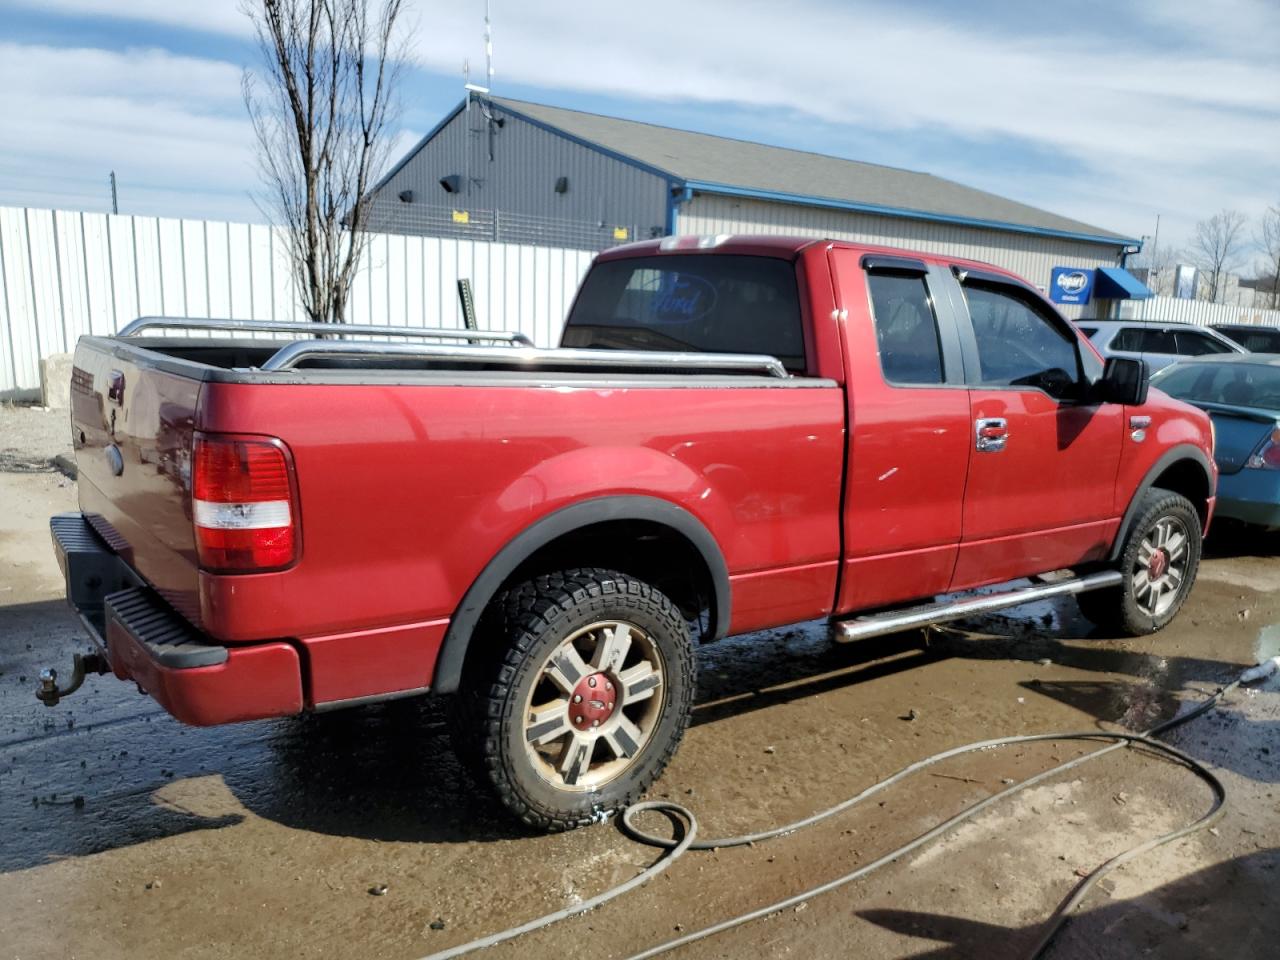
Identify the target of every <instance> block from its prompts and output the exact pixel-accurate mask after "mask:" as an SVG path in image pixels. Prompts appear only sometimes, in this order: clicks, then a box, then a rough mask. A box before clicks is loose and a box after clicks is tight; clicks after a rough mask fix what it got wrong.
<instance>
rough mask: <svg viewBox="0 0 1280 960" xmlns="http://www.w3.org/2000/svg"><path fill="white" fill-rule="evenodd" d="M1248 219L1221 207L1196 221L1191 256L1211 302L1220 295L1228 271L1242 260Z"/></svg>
mask: <svg viewBox="0 0 1280 960" xmlns="http://www.w3.org/2000/svg"><path fill="white" fill-rule="evenodd" d="M1247 222H1248V220H1247V218H1246V217H1245V215H1244V214H1243V213H1241V212H1240V211H1239V210H1223V211H1222V212H1221V213H1215V214H1214V215H1213V216H1212V217H1210V218H1209V219H1208V220H1201V221H1200V222H1199V223H1197V224H1196V232H1195V234H1194V235H1193V236H1192V238H1191V248H1190V253H1191V258H1192V260H1193V261H1194V262H1195V264H1196V266H1197V267H1199V268H1200V271H1201V273H1202V275H1203V276H1204V279H1205V283H1206V284H1207V287H1206V290H1205V299H1207V300H1209V301H1210V302H1212V303H1218V302H1219V301H1220V300H1221V299H1222V297H1223V294H1224V293H1225V292H1226V287H1227V277H1228V275H1229V274H1230V273H1231V272H1232V270H1234V269H1235V268H1236V267H1238V266H1239V265H1240V263H1241V262H1242V260H1243V257H1244V253H1245V243H1246V237H1245V225H1246V223H1247Z"/></svg>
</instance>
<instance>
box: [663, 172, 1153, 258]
mask: <svg viewBox="0 0 1280 960" xmlns="http://www.w3.org/2000/svg"><path fill="white" fill-rule="evenodd" d="M685 186H686V188H687V189H689V190H697V191H699V192H701V193H709V194H714V195H718V196H725V197H746V198H748V199H752V200H772V201H775V202H778V203H792V204H796V205H798V206H803V207H822V208H824V209H829V210H851V211H855V212H857V213H871V214H875V215H877V216H881V217H900V218H902V219H906V220H927V221H930V222H933V223H954V224H958V225H960V226H965V227H981V228H983V229H986V230H999V231H1002V232H1004V233H1029V234H1032V235H1034V236H1038V237H1056V238H1058V239H1063V240H1081V241H1083V242H1085V243H1105V244H1107V245H1109V246H1114V247H1125V246H1141V243H1140V241H1138V240H1133V239H1128V238H1125V237H1102V236H1097V235H1094V234H1088V233H1074V232H1072V231H1070V230H1054V229H1052V228H1050V227H1033V226H1030V225H1028V224H1025V223H1007V222H1005V221H1002V220H981V219H979V218H977V217H961V216H956V215H953V214H948V213H930V212H928V211H926V210H910V209H907V208H904V207H885V206H880V205H879V204H875V203H862V202H859V201H855V200H833V199H831V198H829V197H809V196H804V195H802V194H797V193H779V192H777V191H774V190H757V189H755V188H754V187H735V186H731V185H729V184H725V183H708V182H705V181H701V180H689V181H687V182H686V184H685Z"/></svg>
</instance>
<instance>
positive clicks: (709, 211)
mask: <svg viewBox="0 0 1280 960" xmlns="http://www.w3.org/2000/svg"><path fill="white" fill-rule="evenodd" d="M371 229H374V230H378V231H384V232H393V233H410V234H422V235H431V236H451V237H467V238H471V239H486V240H497V241H503V242H510V243H529V244H543V245H552V246H569V247H580V248H586V249H602V248H604V247H607V246H610V245H613V244H616V243H623V242H626V241H629V240H637V239H648V238H651V237H660V236H666V235H669V234H716V233H787V234H799V235H811V236H820V237H833V238H842V239H853V240H860V241H866V242H871V243H883V244H888V245H892V246H900V247H914V248H921V249H929V250H933V251H937V252H940V253H947V254H953V255H956V256H963V257H969V258H972V259H976V260H984V261H987V262H990V263H995V264H998V265H1000V266H1003V267H1006V268H1007V269H1010V270H1013V271H1015V272H1017V273H1019V274H1021V275H1022V276H1024V277H1026V278H1027V279H1028V280H1031V281H1032V282H1033V283H1036V284H1038V285H1040V286H1041V287H1044V288H1046V289H1047V288H1048V285H1049V283H1050V274H1051V271H1052V269H1053V268H1054V267H1070V268H1074V269H1079V270H1091V269H1093V268H1096V267H1104V266H1111V267H1114V266H1120V265H1123V261H1124V257H1125V254H1126V252H1134V251H1136V249H1137V248H1138V245H1139V244H1138V241H1137V240H1135V239H1132V238H1129V237H1125V236H1122V235H1120V234H1117V233H1112V232H1111V231H1108V230H1104V229H1101V228H1099V227H1094V226H1090V225H1088V224H1085V223H1080V222H1078V221H1076V220H1071V219H1068V218H1067V217H1062V216H1058V215H1057V214H1054V213H1049V212H1048V211H1045V210H1040V209H1037V208H1035V207H1031V206H1028V205H1026V204H1023V203H1018V202H1017V201H1014V200H1009V199H1006V198H1004V197H999V196H996V195H994V194H991V193H986V192H984V191H982V190H976V189H973V188H972V187H966V186H964V185H962V184H959V183H955V182H953V181H950V180H944V179H942V178H940V177H935V176H932V175H930V174H927V173H917V172H914V171H910V170H900V169H896V168H893V167H886V166H880V165H877V164H870V163H860V162H857V161H852V160H843V159H840V158H837V157H829V156H823V155H821V154H816V153H807V152H805V151H801V150H789V149H785V148H782V147H772V146H767V145H764V144H759V143H750V142H747V141H742V140H731V139H727V138H724V137H714V136H710V135H707V134H702V133H694V132H690V131H686V130H675V129H671V128H669V127H660V126H656V125H653V124H648V123H639V122H636V121H632V120H622V119H618V118H616V117H605V116H599V115H596V114H590V113H582V112H579V111H576V110H564V109H561V108H558V107H549V106H544V105H541V104H535V103H525V102H520V101H515V100H506V99H502V98H498V97H487V96H486V97H481V96H474V95H473V96H470V97H468V99H467V100H464V101H463V102H462V103H460V104H459V105H458V106H457V108H455V109H454V110H453V111H452V112H451V113H450V114H449V115H448V116H447V117H445V119H444V120H443V121H441V123H440V124H439V125H438V126H437V127H436V128H435V129H434V130H432V131H431V132H430V133H429V134H427V136H426V137H424V138H423V139H422V141H421V142H420V143H419V144H418V145H417V146H416V147H414V149H413V150H412V151H410V153H409V154H408V155H407V156H406V157H405V158H404V159H403V160H401V161H400V163H399V164H398V165H396V167H395V168H394V169H393V170H392V171H391V172H390V173H389V174H387V176H386V177H384V178H383V179H382V181H381V182H380V183H379V184H378V185H377V187H376V188H375V191H374V195H373V219H372V223H371ZM1077 309H1078V308H1077ZM1073 312H1075V311H1074V310H1073Z"/></svg>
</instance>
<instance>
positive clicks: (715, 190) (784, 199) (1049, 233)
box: [370, 96, 1142, 249]
mask: <svg viewBox="0 0 1280 960" xmlns="http://www.w3.org/2000/svg"><path fill="white" fill-rule="evenodd" d="M475 99H476V100H484V101H485V102H486V103H487V104H489V105H490V107H493V108H496V109H498V110H502V111H503V112H504V113H506V114H508V115H510V116H513V117H517V118H518V119H520V120H523V121H524V122H525V123H528V124H531V125H533V126H535V127H537V128H538V129H540V130H544V131H546V132H547V133H550V134H553V135H555V136H557V137H560V138H561V139H563V140H568V141H569V142H570V143H574V144H577V145H578V146H581V147H585V148H586V149H588V150H592V151H594V152H596V153H599V154H602V155H603V156H606V157H609V158H610V159H612V160H616V161H618V162H619V163H623V164H626V165H627V166H629V167H633V168H634V169H636V170H640V171H642V172H644V173H648V174H651V175H653V176H655V177H661V178H662V179H663V180H665V181H666V190H667V197H666V208H667V224H666V226H667V234H668V235H671V234H674V233H675V232H676V221H677V218H678V216H679V214H678V208H679V206H680V204H683V203H687V202H688V201H689V200H691V199H693V193H694V191H695V190H697V191H699V192H701V193H708V194H714V195H718V196H726V197H746V198H748V199H752V200H771V201H774V202H777V203H790V204H795V205H797V206H804V207H819V208H822V209H828V210H847V211H853V212H857V213H869V214H874V215H876V216H881V217H898V218H902V219H906V220H924V221H928V222H931V223H951V224H957V225H960V226H966V227H979V228H982V229H986V230H997V231H1002V232H1005V233H1026V234H1031V235H1033V236H1039V237H1055V238H1058V239H1063V240H1079V241H1082V242H1085V243H1099V244H1107V245H1109V246H1117V247H1126V246H1137V247H1138V248H1139V249H1141V247H1142V242H1141V241H1140V240H1137V239H1131V238H1126V237H1103V236H1097V235H1093V234H1087V233H1074V232H1072V231H1070V230H1055V229H1052V228H1049V227H1035V226H1031V225H1028V224H1023V223H1008V222H1006V221H1002V220H982V219H979V218H976V217H963V216H956V215H953V214H946V213H930V212H928V211H926V210H911V209H908V208H904V207H887V206H881V205H880V204H875V203H863V202H860V201H855V200H836V199H833V198H830V197H815V196H806V195H804V194H797V193H783V192H779V191H775V190H760V189H756V188H754V187H737V186H733V185H731V184H726V183H711V182H709V181H703V180H681V179H679V178H678V177H677V176H676V175H675V174H673V173H672V172H671V171H669V170H663V169H661V168H660V167H655V166H652V165H650V164H647V163H644V162H642V161H640V160H636V159H635V158H634V157H629V156H627V155H626V154H623V153H618V152H617V151H616V150H610V149H608V148H607V147H602V146H601V145H600V144H598V143H595V142H593V141H591V140H587V139H584V138H583V137H578V136H575V135H574V134H571V133H568V132H566V131H564V130H561V129H560V128H559V127H556V126H553V125H551V124H549V123H546V122H544V121H542V120H538V119H536V118H534V117H531V116H529V115H528V114H527V113H523V112H522V111H520V110H518V109H515V108H513V107H509V106H507V105H506V104H505V103H501V102H499V101H495V100H493V99H489V98H485V97H480V96H477V97H475ZM466 105H467V100H466V98H464V99H462V100H461V101H459V103H458V105H457V106H456V107H454V108H453V110H452V111H450V112H449V114H448V115H447V116H445V118H444V119H443V120H441V121H440V122H439V123H437V124H436V125H435V126H434V127H432V128H431V130H430V132H428V133H427V135H426V136H424V137H423V138H422V139H421V140H419V141H418V143H417V145H416V146H415V147H414V148H413V149H412V150H410V151H409V152H408V153H407V154H405V156H404V158H403V159H402V160H401V161H400V162H399V163H397V164H396V165H395V166H394V167H392V168H391V169H390V170H389V171H388V172H387V173H386V174H385V175H384V176H383V177H382V179H381V180H379V181H378V182H377V183H376V184H374V186H373V188H372V189H371V190H370V193H373V192H375V191H377V190H381V189H382V187H384V186H385V185H386V184H387V183H388V182H389V181H390V180H391V179H392V178H393V177H394V176H395V175H396V174H398V173H399V172H400V171H401V170H403V169H404V167H405V166H406V165H407V164H408V163H409V161H410V160H412V159H413V158H414V157H415V156H417V155H418V153H419V152H420V151H421V150H422V148H423V147H425V146H426V145H427V144H428V143H429V142H430V141H431V140H432V139H433V138H434V137H435V136H436V135H437V134H438V133H439V132H440V131H441V130H443V129H444V128H445V127H446V126H448V125H449V123H451V122H452V121H453V120H454V118H456V117H457V116H458V114H460V113H461V112H462V111H463V110H464V109H465V108H466ZM677 188H679V190H680V196H678V197H677V196H675V194H674V192H673V191H674V190H675V189H677Z"/></svg>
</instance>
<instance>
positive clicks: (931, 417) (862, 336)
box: [830, 247, 970, 610]
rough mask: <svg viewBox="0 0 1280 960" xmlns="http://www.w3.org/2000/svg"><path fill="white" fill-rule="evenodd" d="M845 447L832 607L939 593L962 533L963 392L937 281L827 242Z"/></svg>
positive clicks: (919, 268) (920, 264)
mask: <svg viewBox="0 0 1280 960" xmlns="http://www.w3.org/2000/svg"><path fill="white" fill-rule="evenodd" d="M830 256H831V258H832V267H833V273H834V275H835V280H836V286H837V294H838V297H839V304H840V306H841V307H842V308H843V309H842V310H841V312H840V315H841V317H842V318H843V323H842V324H841V334H842V337H843V341H844V343H843V347H844V352H845V358H846V359H845V365H846V377H847V380H846V382H847V384H848V391H847V400H846V402H847V403H848V420H849V453H848V465H847V469H846V480H845V495H844V516H843V518H842V522H843V526H844V547H845V563H844V569H843V574H842V576H841V580H840V595H839V597H838V598H837V607H838V609H839V610H853V609H864V608H867V607H873V606H878V605H882V604H887V603H894V602H897V601H900V600H908V599H913V598H916V597H921V596H928V595H930V594H934V593H941V592H943V591H945V590H946V589H947V586H948V584H949V583H950V582H951V574H952V569H953V568H954V566H955V559H956V551H957V549H958V546H959V542H960V532H961V528H960V522H961V509H962V504H963V500H964V484H965V474H966V472H967V470H968V463H969V446H970V442H969V437H970V428H969V396H968V391H967V388H966V385H965V380H964V370H963V364H962V361H961V347H960V339H959V334H958V332H957V324H956V321H955V317H954V316H953V313H952V307H951V304H950V301H949V300H948V298H947V296H946V290H945V288H944V289H943V291H942V296H941V297H940V296H939V292H938V288H937V285H938V282H939V279H941V281H942V282H943V283H953V282H954V281H952V280H951V277H950V276H949V275H947V274H945V273H943V274H938V275H936V276H935V272H936V271H937V268H936V267H935V268H933V270H934V271H935V272H931V271H930V268H929V267H928V266H927V265H926V264H925V262H924V261H923V260H917V259H912V258H908V257H899V256H881V255H878V254H877V255H871V254H868V255H861V254H860V252H859V251H856V250H848V249H841V248H839V247H837V248H835V249H833V250H832V251H831V253H830Z"/></svg>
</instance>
